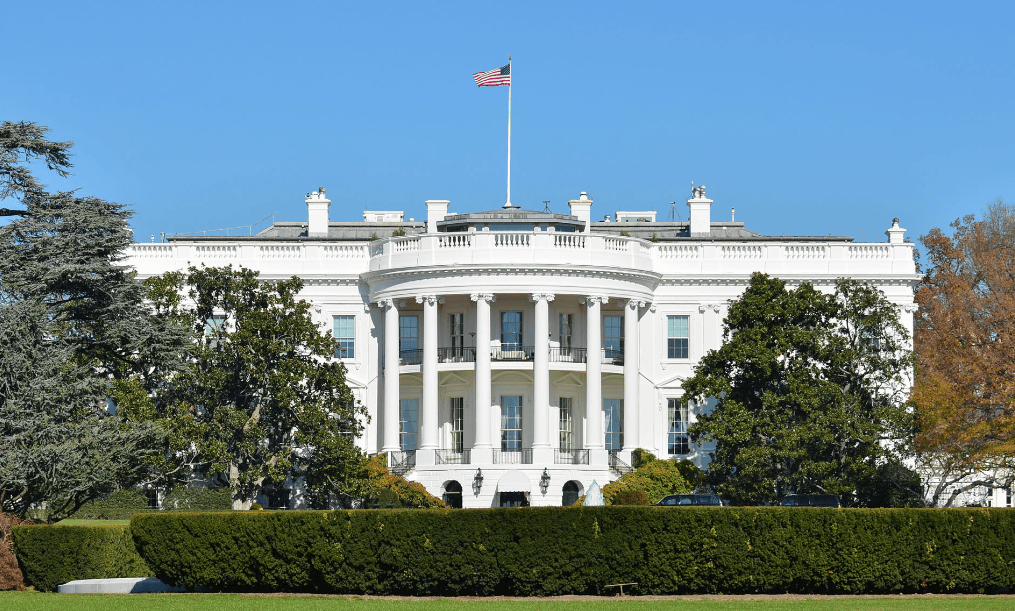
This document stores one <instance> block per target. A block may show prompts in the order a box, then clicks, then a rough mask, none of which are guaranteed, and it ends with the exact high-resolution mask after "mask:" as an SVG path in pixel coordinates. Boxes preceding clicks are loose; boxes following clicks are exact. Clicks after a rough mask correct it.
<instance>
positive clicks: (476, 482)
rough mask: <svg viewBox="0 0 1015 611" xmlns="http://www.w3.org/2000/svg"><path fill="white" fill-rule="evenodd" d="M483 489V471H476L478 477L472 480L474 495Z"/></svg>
mask: <svg viewBox="0 0 1015 611" xmlns="http://www.w3.org/2000/svg"><path fill="white" fill-rule="evenodd" d="M544 470H545V469H544ZM482 489H483V470H482V469H476V477H474V478H472V493H473V494H476V495H478V494H479V491H480V490H482Z"/></svg>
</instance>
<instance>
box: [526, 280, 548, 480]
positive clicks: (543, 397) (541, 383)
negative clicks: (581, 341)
mask: <svg viewBox="0 0 1015 611" xmlns="http://www.w3.org/2000/svg"><path fill="white" fill-rule="evenodd" d="M553 297H554V296H553V295H552V294H550V293H534V294H532V295H531V296H530V297H529V299H530V300H531V301H532V302H534V303H535V338H534V341H533V342H532V344H533V346H532V347H533V354H532V395H533V400H532V463H533V464H535V465H539V464H552V463H553V455H552V454H553V451H552V448H551V446H550V335H549V333H550V321H549V317H550V302H551V301H553Z"/></svg>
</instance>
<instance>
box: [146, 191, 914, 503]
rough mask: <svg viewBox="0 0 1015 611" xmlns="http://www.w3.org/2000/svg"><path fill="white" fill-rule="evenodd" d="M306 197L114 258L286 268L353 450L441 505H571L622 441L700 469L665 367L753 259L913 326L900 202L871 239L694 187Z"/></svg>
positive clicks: (710, 326) (606, 468) (713, 321)
mask: <svg viewBox="0 0 1015 611" xmlns="http://www.w3.org/2000/svg"><path fill="white" fill-rule="evenodd" d="M306 203H307V207H308V222H290V223H274V224H273V225H272V226H271V227H269V228H268V229H265V230H264V231H262V232H260V233H258V234H256V235H253V236H245V237H176V238H170V239H169V240H168V241H167V242H164V243H159V244H156V243H153V244H135V245H133V247H132V249H131V252H130V263H131V264H132V265H133V266H134V267H135V268H136V269H137V270H138V272H139V274H140V276H141V277H148V276H151V275H156V274H161V273H163V272H166V271H170V270H179V269H184V268H186V267H187V266H189V265H200V264H205V265H208V266H215V265H226V264H232V265H234V266H244V267H247V268H250V269H254V270H257V271H258V272H260V274H261V278H264V279H275V278H287V277H290V276H293V275H295V276H299V277H300V278H302V279H303V280H304V282H305V289H304V297H305V298H306V299H307V300H308V301H310V302H311V303H313V304H314V312H315V315H316V316H317V317H318V320H319V322H320V323H321V324H322V325H323V326H324V327H325V328H326V329H328V330H330V331H332V333H334V335H335V337H336V339H337V340H338V343H339V350H338V352H337V354H336V358H340V359H341V360H342V361H343V362H344V363H345V365H346V366H347V368H348V376H347V377H348V382H349V385H350V386H351V388H352V389H353V392H354V393H355V395H356V397H357V399H358V400H359V401H361V402H362V403H363V404H364V405H365V406H366V407H367V410H368V413H369V414H370V420H369V423H367V425H366V429H365V433H364V435H363V437H362V438H361V439H360V443H361V445H362V447H363V449H364V450H365V451H366V452H367V453H371V454H373V453H378V452H387V453H388V461H389V465H390V466H391V468H392V470H394V471H396V472H399V473H402V474H404V476H405V477H406V478H408V479H410V480H413V481H418V482H420V483H422V484H423V485H425V486H426V488H427V489H428V490H429V491H430V492H431V493H432V494H434V495H436V496H442V497H444V498H445V499H446V500H448V502H449V503H451V504H454V505H458V504H461V505H462V506H465V507H490V506H498V505H514V504H531V505H560V504H562V503H569V502H570V501H572V500H574V499H575V498H577V497H578V496H579V495H581V494H583V493H584V492H585V490H587V489H588V487H589V486H590V485H591V484H592V482H593V481H596V482H598V483H599V484H600V485H603V484H605V483H606V482H608V481H610V480H613V479H615V478H616V477H618V476H619V474H620V473H622V472H623V471H624V470H625V468H627V465H629V464H630V460H631V451H632V450H634V449H635V448H639V447H640V448H645V449H647V450H649V451H651V452H653V453H654V454H656V455H657V456H659V457H662V458H671V459H684V458H686V459H690V460H692V461H694V462H695V463H697V464H698V465H699V466H702V467H707V464H708V455H709V451H710V448H709V447H696V446H695V445H694V444H692V443H690V441H689V439H688V436H687V426H688V424H690V423H692V422H694V420H695V417H696V414H697V413H700V410H704V409H708V408H709V407H708V406H707V405H694V404H693V403H690V404H689V402H688V401H686V400H685V399H684V397H683V390H682V382H683V380H685V379H686V378H687V377H689V376H690V375H691V373H692V370H693V368H694V366H695V364H696V363H697V362H698V360H699V359H700V358H701V357H702V355H704V354H705V352H706V351H708V350H711V349H714V348H717V347H718V346H719V344H720V342H721V339H722V321H723V318H724V316H725V314H726V309H727V307H728V303H729V301H730V300H732V299H735V298H736V297H738V296H739V295H740V294H741V292H742V291H743V290H744V288H745V287H746V285H747V281H748V279H749V278H750V275H751V274H752V273H753V272H758V271H760V272H765V273H768V274H770V275H773V276H777V277H779V278H782V279H784V280H786V281H787V282H789V283H791V284H798V283H801V282H811V283H813V284H815V285H816V286H817V287H819V288H825V289H828V290H830V289H831V287H832V285H833V283H834V281H835V280H836V279H837V278H840V277H849V278H854V279H857V280H861V281H864V282H869V283H871V284H873V285H875V286H877V287H879V288H880V289H881V290H883V291H884V292H885V293H886V294H887V296H888V298H889V299H890V300H892V301H893V302H894V303H896V304H898V305H899V307H900V311H901V316H902V320H903V322H904V324H905V325H906V326H907V327H908V328H909V330H910V331H912V321H913V312H914V310H915V308H914V305H913V287H914V285H915V283H916V282H917V280H918V278H919V276H918V275H917V273H916V269H915V265H914V261H913V248H912V244H910V243H908V242H906V241H905V240H904V239H903V234H904V232H905V230H904V229H901V228H900V227H899V226H898V220H897V219H896V220H895V221H894V222H893V224H892V226H891V228H889V229H888V231H887V232H886V234H887V236H888V239H887V241H885V242H881V243H870V244H861V243H855V242H853V241H852V239H851V238H846V237H807V236H800V237H786V236H779V237H774V236H764V235H760V234H757V233H754V232H751V231H748V230H747V229H745V228H744V225H743V223H738V222H733V221H729V222H717V221H715V220H712V218H711V205H712V201H711V200H709V199H707V198H706V197H705V190H704V188H698V189H695V190H694V192H693V193H692V197H691V198H690V199H688V201H687V205H688V207H689V218H690V220H689V222H682V221H675V222H663V221H657V220H656V218H655V216H656V213H655V212H643V211H641V212H625V211H619V212H616V214H615V217H614V218H611V217H609V216H607V217H606V220H605V221H602V222H593V221H592V220H591V219H592V200H591V199H590V198H588V196H587V195H586V194H584V193H582V194H581V196H580V197H579V198H578V199H575V200H572V201H571V202H569V206H570V214H554V213H550V212H535V211H529V210H522V209H520V208H517V207H512V208H502V209H497V210H492V211H489V212H478V213H470V214H449V213H448V208H449V202H448V201H444V200H440V201H433V200H431V201H427V202H426V204H427V210H428V216H427V219H426V221H425V222H414V221H411V220H410V221H405V220H404V218H403V214H402V213H401V212H394V211H380V212H377V211H367V212H364V213H363V221H362V222H331V221H329V207H330V205H331V202H330V201H329V200H328V199H327V198H326V197H325V191H324V189H323V188H322V189H320V190H318V191H316V192H314V193H311V194H308V195H307V198H306ZM403 233H404V235H402V234H403Z"/></svg>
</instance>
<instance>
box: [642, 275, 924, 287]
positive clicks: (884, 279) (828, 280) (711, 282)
mask: <svg viewBox="0 0 1015 611" xmlns="http://www.w3.org/2000/svg"><path fill="white" fill-rule="evenodd" d="M773 276H774V277H776V278H779V279H780V280H783V281H785V282H786V284H787V285H789V286H799V285H800V284H803V283H804V282H810V283H811V284H813V285H815V286H831V285H834V284H835V282H836V280H839V279H840V278H842V277H843V276H842V275H824V276H822V275H814V276H804V275H786V274H779V275H775V274H773ZM849 279H850V280H856V281H857V282H861V283H865V284H876V285H882V286H908V287H915V286H916V285H917V284H918V283H919V282H920V280H922V279H923V276H921V275H919V274H905V275H851V276H849ZM750 280H751V275H750V274H735V275H734V274H731V275H713V276H706V275H704V274H702V275H700V276H697V275H696V276H679V277H677V276H669V277H663V278H662V279H661V280H660V281H659V286H746V285H747V283H748V282H750Z"/></svg>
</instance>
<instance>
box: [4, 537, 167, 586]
mask: <svg viewBox="0 0 1015 611" xmlns="http://www.w3.org/2000/svg"><path fill="white" fill-rule="evenodd" d="M13 535H14V554H15V555H16V556H17V558H18V564H20V565H21V570H22V572H23V573H24V574H25V584H26V585H29V586H35V589H37V590H42V591H44V592H55V591H56V587H57V586H58V585H60V584H62V583H67V582H68V581H73V580H75V579H103V578H108V577H149V576H151V575H152V570H151V569H149V568H148V565H146V564H145V562H144V560H142V559H141V557H140V556H139V555H138V553H137V550H136V548H135V547H134V541H133V539H132V538H131V535H130V528H129V527H127V526H16V527H14V529H13Z"/></svg>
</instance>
